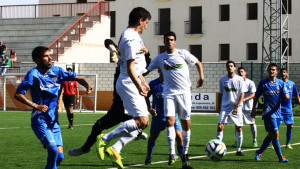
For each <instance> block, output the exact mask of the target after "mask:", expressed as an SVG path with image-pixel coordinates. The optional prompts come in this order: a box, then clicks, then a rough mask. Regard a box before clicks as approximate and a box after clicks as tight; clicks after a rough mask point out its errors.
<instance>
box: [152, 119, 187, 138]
mask: <svg viewBox="0 0 300 169" xmlns="http://www.w3.org/2000/svg"><path fill="white" fill-rule="evenodd" d="M166 127H167V124H166V119H165V118H163V119H155V118H152V122H151V129H150V134H152V133H159V132H161V131H163V130H165V129H166ZM174 127H175V130H182V128H181V124H180V121H179V119H178V117H177V116H175V125H174Z"/></svg>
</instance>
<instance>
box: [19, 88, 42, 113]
mask: <svg viewBox="0 0 300 169" xmlns="http://www.w3.org/2000/svg"><path fill="white" fill-rule="evenodd" d="M15 99H17V100H18V101H20V102H21V103H23V104H26V105H27V106H30V107H32V108H35V109H37V110H40V111H42V112H46V111H47V110H48V106H46V105H38V104H36V103H33V102H32V101H30V100H28V99H27V98H26V97H25V95H23V94H21V93H16V94H15Z"/></svg>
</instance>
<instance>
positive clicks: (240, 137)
mask: <svg viewBox="0 0 300 169" xmlns="http://www.w3.org/2000/svg"><path fill="white" fill-rule="evenodd" d="M235 138H236V144H237V146H236V147H237V151H241V150H242V143H243V131H241V132H238V131H237V132H236V133H235Z"/></svg>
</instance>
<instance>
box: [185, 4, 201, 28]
mask: <svg viewBox="0 0 300 169" xmlns="http://www.w3.org/2000/svg"><path fill="white" fill-rule="evenodd" d="M185 33H186V34H202V7H201V6H196V7H190V21H186V22H185Z"/></svg>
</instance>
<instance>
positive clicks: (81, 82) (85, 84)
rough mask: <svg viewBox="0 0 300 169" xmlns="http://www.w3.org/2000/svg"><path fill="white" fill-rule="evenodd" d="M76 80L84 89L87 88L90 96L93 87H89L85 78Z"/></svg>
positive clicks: (76, 78)
mask: <svg viewBox="0 0 300 169" xmlns="http://www.w3.org/2000/svg"><path fill="white" fill-rule="evenodd" d="M75 80H76V81H77V82H78V83H79V84H80V85H81V86H83V87H85V88H86V93H87V94H89V93H91V92H92V89H93V86H91V85H89V84H88V83H87V82H86V81H85V80H84V79H83V78H81V77H78V76H76V77H75Z"/></svg>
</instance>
